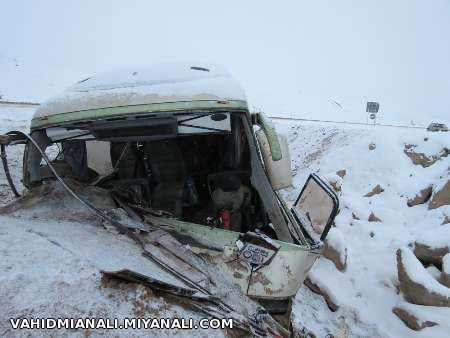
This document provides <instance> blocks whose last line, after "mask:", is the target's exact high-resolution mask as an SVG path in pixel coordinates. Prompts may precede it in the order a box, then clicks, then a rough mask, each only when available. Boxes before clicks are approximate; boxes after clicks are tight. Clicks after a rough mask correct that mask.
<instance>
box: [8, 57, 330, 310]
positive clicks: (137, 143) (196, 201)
mask: <svg viewBox="0 0 450 338" xmlns="http://www.w3.org/2000/svg"><path fill="white" fill-rule="evenodd" d="M21 142H22V143H25V144H26V147H25V151H24V158H23V184H24V186H25V187H27V188H28V189H33V187H36V186H39V185H41V184H42V183H43V182H45V181H47V180H54V179H55V176H57V177H59V178H62V179H72V180H76V181H78V182H82V183H84V184H88V185H95V186H98V187H101V188H104V189H107V190H108V191H110V193H111V194H113V196H114V198H115V201H117V203H118V206H119V207H122V208H124V209H125V210H126V211H127V212H129V213H130V214H132V215H134V217H139V218H140V219H141V220H142V219H144V220H145V221H146V222H147V223H149V224H152V225H153V226H158V227H161V228H163V229H164V230H165V231H168V232H170V233H171V234H172V235H173V236H174V237H175V238H176V239H177V240H178V241H180V242H181V243H183V244H185V245H189V247H190V248H191V250H192V251H193V252H195V253H196V254H198V255H201V256H202V257H206V259H208V260H209V261H210V262H213V263H214V264H215V265H216V266H218V267H219V268H220V269H221V270H222V271H224V272H225V273H226V274H227V275H228V277H229V278H230V279H231V280H232V281H233V283H235V284H237V285H239V287H240V288H241V290H242V292H243V293H245V294H246V295H248V296H249V297H251V298H252V299H255V300H257V301H258V302H259V303H260V304H262V305H263V306H264V307H265V309H266V310H267V311H268V312H269V313H271V314H273V315H278V316H280V318H281V317H283V316H284V317H286V316H288V315H289V313H290V306H291V300H292V298H293V297H294V296H295V294H296V293H297V290H298V289H299V288H300V287H301V285H302V283H303V281H304V279H305V277H306V274H307V273H308V271H309V270H310V269H311V267H312V266H313V264H314V262H315V260H316V259H317V258H318V257H319V256H320V253H321V250H322V246H323V244H322V241H323V240H324V239H325V237H326V235H327V233H328V231H329V229H330V227H331V225H332V223H333V220H334V217H335V215H336V213H337V211H338V199H337V197H336V195H335V193H334V192H333V191H332V189H330V187H329V186H328V185H327V184H325V183H324V182H323V181H322V180H321V179H320V178H319V177H318V176H317V175H315V174H311V175H310V176H309V178H308V180H307V182H306V183H305V186H304V187H303V189H302V190H301V192H300V194H299V196H298V198H297V199H296V201H295V203H294V204H293V205H292V207H291V208H289V207H288V206H287V204H286V203H285V202H284V201H283V199H282V197H281V195H280V194H279V190H281V189H284V188H287V187H289V186H290V185H291V181H292V178H291V177H292V174H291V166H290V156H289V148H288V145H287V142H286V139H285V138H284V137H282V136H280V135H278V134H277V133H276V131H275V128H274V126H273V125H272V124H271V121H270V120H269V119H268V118H267V117H266V116H265V115H264V114H262V113H253V114H251V113H250V112H249V109H248V107H247V102H246V98H245V94H244V91H243V90H242V88H241V87H240V86H239V84H238V83H237V82H236V81H235V80H234V79H233V78H232V77H231V76H230V75H229V74H228V73H227V72H226V71H225V70H224V69H222V68H221V67H218V66H212V65H207V66H198V65H191V64H172V65H158V66H153V67H147V68H145V69H137V68H136V69H134V68H133V69H128V70H122V71H117V72H111V73H107V74H104V75H100V76H93V77H90V78H87V79H84V80H82V81H80V82H78V83H76V84H75V85H74V86H72V87H70V88H69V89H68V90H66V91H65V92H63V93H62V94H61V95H59V96H56V97H54V98H52V99H50V100H48V101H47V102H45V103H43V104H42V105H41V106H40V107H39V108H38V109H37V111H36V112H35V114H34V117H33V119H32V121H31V130H30V134H29V135H28V136H27V137H25V136H24V135H20V134H18V133H11V134H9V135H6V136H5V137H3V138H2V143H3V144H2V150H3V147H4V144H11V143H21ZM55 147H56V148H55ZM52 149H53V153H54V154H56V155H55V156H53V159H51V160H50V161H47V162H46V161H43V157H44V160H45V159H47V158H48V157H47V156H44V154H45V153H47V154H51V153H52ZM43 152H44V154H43ZM10 181H11V180H10ZM11 184H12V182H11ZM12 186H13V187H14V185H13V184H12ZM94 209H95V206H94Z"/></svg>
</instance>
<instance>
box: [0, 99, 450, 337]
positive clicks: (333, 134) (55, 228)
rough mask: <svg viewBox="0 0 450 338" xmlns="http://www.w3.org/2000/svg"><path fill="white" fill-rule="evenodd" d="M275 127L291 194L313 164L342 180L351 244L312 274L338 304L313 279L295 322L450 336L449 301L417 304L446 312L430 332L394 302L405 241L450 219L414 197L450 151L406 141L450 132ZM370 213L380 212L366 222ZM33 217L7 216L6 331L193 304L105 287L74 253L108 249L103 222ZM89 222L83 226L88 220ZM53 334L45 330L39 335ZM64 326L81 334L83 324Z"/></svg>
mask: <svg viewBox="0 0 450 338" xmlns="http://www.w3.org/2000/svg"><path fill="white" fill-rule="evenodd" d="M32 112H33V109H29V108H28V109H22V108H14V107H11V106H10V107H0V132H2V133H3V132H5V131H7V130H11V129H20V130H26V129H27V126H28V120H29V118H30V117H31V114H32ZM277 128H278V130H279V132H281V133H284V134H286V135H287V137H288V140H289V143H290V147H291V152H292V153H291V157H292V162H293V169H294V174H295V176H294V187H293V188H290V189H287V191H284V196H285V197H286V198H287V199H288V200H289V201H291V202H292V201H293V199H294V198H295V197H296V195H297V194H298V192H299V190H300V188H301V186H302V185H303V183H304V182H305V180H306V178H307V176H308V175H309V173H311V172H315V173H318V174H319V176H321V177H323V178H325V179H326V180H327V181H328V182H331V183H333V184H334V186H335V187H337V188H338V189H339V190H340V192H339V195H340V196H339V197H340V213H339V215H338V216H337V218H336V231H337V232H338V233H339V234H340V236H341V237H342V239H343V241H344V243H343V244H344V246H345V247H346V248H347V250H348V259H347V268H346V270H345V271H343V272H342V271H339V270H337V269H336V267H335V265H333V263H332V262H331V261H329V260H328V259H325V258H321V259H320V260H319V261H318V262H317V264H316V265H315V266H314V268H313V270H312V272H311V273H310V276H309V278H310V279H311V281H313V282H314V283H316V284H317V285H320V287H321V288H322V289H324V290H326V291H327V292H328V294H329V295H330V297H331V298H332V301H333V302H334V303H335V304H336V305H338V307H339V309H338V310H337V311H336V312H332V311H330V310H329V308H328V306H327V305H326V303H325V301H324V300H323V298H322V296H320V295H317V294H314V293H312V292H311V291H310V290H309V289H308V288H306V287H304V288H302V289H301V290H300V291H299V293H298V295H297V297H296V299H295V302H294V307H293V318H294V326H296V327H297V328H301V327H303V326H306V327H307V328H308V329H309V330H310V331H312V332H314V333H315V334H317V336H318V337H324V336H325V335H326V334H329V333H331V334H333V335H334V336H336V337H347V336H348V337H368V336H370V337H413V336H414V337H424V338H425V337H427V338H428V337H436V338H437V337H447V336H448V332H449V330H450V319H449V318H450V316H449V315H448V314H449V313H448V310H449V309H448V308H444V307H443V308H436V307H432V308H430V307H424V306H422V307H420V306H415V307H414V311H416V312H417V313H419V314H422V315H423V316H425V317H427V318H429V317H431V318H434V319H435V320H436V321H437V322H438V323H439V325H437V326H433V327H427V328H425V329H423V330H422V331H413V330H411V329H409V328H407V327H406V326H405V324H404V323H403V322H402V321H401V320H400V319H399V318H398V317H397V316H396V315H395V314H394V313H393V312H392V310H393V308H394V307H395V306H396V305H397V304H404V296H403V294H402V293H401V292H400V291H399V288H398V284H399V281H398V277H397V264H396V254H395V253H396V250H397V249H398V248H404V247H408V246H411V244H412V243H414V241H415V240H416V239H417V238H420V237H421V236H422V234H423V233H425V232H427V234H429V233H430V232H433V231H434V230H436V229H439V230H442V229H444V230H445V229H447V228H448V227H450V224H445V225H442V223H444V220H445V217H446V216H448V215H450V207H449V206H442V207H439V208H436V209H432V210H429V209H428V208H427V204H421V205H417V206H414V207H408V206H407V200H408V199H409V198H412V197H414V196H415V195H416V193H418V192H419V191H420V190H421V189H423V188H425V187H427V186H428V185H430V184H431V185H434V186H435V187H440V186H442V184H443V183H445V182H444V181H446V180H447V179H448V169H449V166H450V157H443V158H442V159H440V160H438V161H436V162H435V163H434V164H432V165H431V166H429V167H426V168H423V167H422V166H420V165H414V164H413V163H412V161H411V159H410V158H409V157H408V156H407V155H406V154H405V153H404V149H405V145H407V144H413V145H416V148H415V150H416V152H423V153H424V154H428V155H433V154H437V153H439V151H440V150H442V149H443V148H444V147H446V146H447V147H448V145H449V144H450V133H430V132H426V131H424V130H409V129H398V128H381V127H371V126H368V127H361V126H358V127H356V126H343V125H339V126H333V125H320V124H316V123H302V124H301V125H299V124H291V123H278V124H277ZM369 145H370V148H369ZM21 151H22V150H21V149H20V147H11V148H10V149H9V150H8V155H9V161H10V164H11V167H12V171H13V177H14V180H15V182H16V183H18V182H19V181H20V167H21V165H20V162H21ZM343 169H345V171H346V172H345V175H344V176H343V177H342V178H341V177H340V176H338V175H336V172H337V171H339V170H343ZM5 184H6V180H5V177H4V174H3V172H2V173H1V174H0V194H1V203H2V204H3V203H5V202H6V201H8V200H10V199H11V198H12V194H11V193H10V192H9V191H8V189H7V187H6V185H5ZM376 185H380V186H381V188H382V189H383V191H382V192H381V193H379V194H375V195H373V196H372V197H364V195H366V194H367V193H369V192H371V191H372V190H373V188H374V187H375V186H376ZM371 213H373V214H374V215H375V216H376V217H377V218H378V219H379V220H380V221H379V222H369V221H368V219H369V216H370V214H371ZM19 216H20V215H19ZM31 217H32V216H30V215H25V214H24V215H22V216H21V217H17V216H16V217H8V216H2V217H1V218H0V252H1V253H2V257H3V259H2V260H1V262H0V271H1V273H0V299H2V311H1V315H0V320H1V323H0V334H1V335H2V336H11V335H13V334H14V335H17V334H18V333H19V332H12V331H10V328H9V322H8V323H5V320H7V318H9V317H10V316H18V315H21V316H32V317H39V316H50V317H54V316H62V317H66V316H69V317H73V316H75V317H76V316H88V315H90V316H102V317H116V316H123V317H127V316H129V317H133V316H136V315H137V314H139V313H140V314H141V316H142V314H143V313H144V314H147V315H148V314H149V313H150V314H152V313H153V314H154V315H155V316H164V317H179V316H185V315H186V313H187V312H186V311H187V310H186V309H184V308H183V307H181V306H179V305H177V304H176V303H174V302H171V301H170V300H167V299H165V298H161V297H159V296H155V295H149V294H147V293H148V291H146V289H145V288H142V287H139V286H126V287H124V286H122V287H119V286H117V285H107V286H106V288H105V287H102V285H101V282H100V278H99V273H98V269H99V268H100V267H99V266H96V265H95V264H94V263H93V262H91V261H90V260H89V257H88V255H86V254H85V253H83V252H81V251H80V252H77V243H82V244H83V245H82V248H83V250H93V251H95V252H97V253H98V248H101V247H105V250H106V249H107V246H108V240H107V239H104V240H102V241H99V242H97V240H95V236H96V232H97V231H99V230H98V228H96V227H95V226H89V225H86V224H81V223H77V222H73V221H69V220H66V221H61V220H60V221H57V222H51V221H42V220H41V221H37V220H34V219H32V218H31ZM80 227H84V229H85V231H84V232H83V231H80ZM69 233H70V235H69ZM338 237H339V236H338ZM110 240H111V241H113V240H114V241H120V239H114V238H111V239H110ZM121 245H122V246H123V248H124V250H132V249H130V247H129V245H130V244H129V243H127V241H126V240H122V242H121ZM428 271H432V269H429V270H428ZM37 295H42V297H38V296H37ZM142 311H144V312H142ZM145 311H147V312H145ZM189 316H190V317H193V318H196V316H198V315H196V314H195V313H189ZM47 333H48V332H44V331H42V332H38V334H41V335H45V334H47ZM66 333H70V334H74V335H75V336H82V335H83V334H84V333H82V332H80V331H77V332H66ZM95 333H97V334H102V335H110V334H120V335H123V334H125V332H115V333H113V332H103V331H100V332H95ZM20 334H22V335H24V336H25V335H27V334H28V333H27V332H26V331H23V332H20ZM130 334H135V335H137V334H139V332H134V333H130ZM158 334H159V335H161V336H167V335H169V334H177V335H189V336H191V335H196V336H218V335H219V336H221V335H223V333H222V332H219V331H195V332H194V331H189V332H182V331H180V332H175V333H174V332H172V331H171V332H166V331H162V332H158Z"/></svg>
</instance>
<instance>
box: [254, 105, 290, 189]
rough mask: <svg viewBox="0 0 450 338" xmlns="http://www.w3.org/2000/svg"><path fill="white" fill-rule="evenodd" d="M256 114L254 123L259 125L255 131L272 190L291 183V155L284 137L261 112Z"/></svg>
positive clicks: (288, 185)
mask: <svg viewBox="0 0 450 338" xmlns="http://www.w3.org/2000/svg"><path fill="white" fill-rule="evenodd" d="M253 116H256V117H255V118H256V122H257V123H256V124H257V125H258V126H260V127H261V129H260V130H258V131H257V132H256V138H257V140H258V144H259V148H260V150H261V154H262V158H263V160H264V165H265V167H266V171H267V175H268V176H269V180H270V183H271V185H272V188H273V189H274V190H280V189H284V188H287V187H290V186H291V185H292V171H291V156H290V153H289V146H288V143H287V140H286V138H285V137H284V136H283V135H278V134H277V132H276V130H275V127H274V125H273V124H272V122H271V121H270V120H269V119H268V118H267V117H266V116H265V115H264V114H262V113H257V114H253V115H252V119H253Z"/></svg>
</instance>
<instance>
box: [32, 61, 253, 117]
mask: <svg viewBox="0 0 450 338" xmlns="http://www.w3.org/2000/svg"><path fill="white" fill-rule="evenodd" d="M208 100H216V101H246V98H245V93H244V90H243V89H242V87H241V86H240V85H239V83H238V82H237V81H236V80H234V79H233V78H232V76H231V75H230V74H229V73H228V71H227V70H226V69H225V68H223V67H221V66H217V65H211V64H207V65H204V64H196V63H189V64H187V63H176V64H158V65H151V66H146V67H131V68H126V69H120V70H116V71H111V72H107V73H104V74H100V75H96V76H92V77H89V78H87V79H84V80H81V81H80V82H78V83H76V84H75V85H73V86H71V87H69V88H68V89H67V90H66V91H64V92H63V93H61V94H60V95H58V96H56V97H54V98H52V99H50V100H48V101H46V102H44V103H43V104H42V105H41V107H39V109H38V110H37V111H36V114H35V116H34V118H39V117H44V116H49V115H56V114H61V113H68V112H75V111H81V110H90V109H101V108H108V107H119V106H129V105H142V104H153V103H168V102H172V103H173V102H186V101H208Z"/></svg>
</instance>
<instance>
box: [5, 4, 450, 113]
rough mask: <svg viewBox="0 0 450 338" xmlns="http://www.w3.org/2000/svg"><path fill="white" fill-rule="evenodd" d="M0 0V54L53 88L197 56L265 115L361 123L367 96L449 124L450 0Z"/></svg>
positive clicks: (386, 109) (389, 108)
mask: <svg viewBox="0 0 450 338" xmlns="http://www.w3.org/2000/svg"><path fill="white" fill-rule="evenodd" d="M0 6H1V7H0V34H1V44H0V55H3V56H7V57H13V58H17V59H18V60H19V62H22V63H24V64H27V65H32V67H35V68H36V69H39V70H40V71H42V72H43V73H45V74H48V76H49V77H51V78H52V80H53V81H56V82H57V83H59V81H60V83H61V84H66V82H67V81H69V80H70V82H72V81H75V80H78V79H81V78H83V77H85V76H86V75H89V74H91V73H96V72H101V71H104V70H109V69H111V68H115V67H118V66H124V65H133V64H149V63H157V62H165V61H186V60H188V61H190V60H196V61H207V62H213V63H219V64H223V65H225V66H226V67H227V68H228V69H229V70H230V71H231V72H232V73H233V74H234V76H235V77H236V78H237V79H239V80H240V81H241V82H242V84H243V85H244V87H245V89H246V91H247V94H248V97H249V99H250V102H251V104H252V105H254V106H258V107H261V108H263V109H264V110H266V111H268V112H269V113H272V112H274V113H277V114H280V113H286V114H289V115H296V116H299V117H302V116H306V117H318V118H332V117H335V119H339V120H343V119H353V120H354V119H356V117H360V116H361V119H364V120H365V114H364V109H365V102H366V101H367V100H375V101H380V104H381V112H382V113H383V116H384V118H385V119H386V120H391V119H392V120H396V119H397V120H404V121H407V120H408V119H409V118H410V116H412V117H415V118H417V116H420V115H423V116H426V117H427V118H428V117H429V118H430V119H431V118H434V119H445V120H450V117H449V116H450V95H449V93H450V0H432V1H431V0H397V1H394V0H391V1H386V0H383V1H381V0H378V1H376V0H373V1H363V0H360V1H349V0H343V1H338V0H329V1H320V0H315V1H313V0H311V1H242V0H241V1H232V0H226V1H222V2H218V1H211V0H209V1H194V0H190V1H149V0H143V1H133V0H127V1H113V0H101V1H99V0H95V1H93V0H86V1H68V0H67V1H60V0H54V1H43V0H40V1H32V0H29V1H20V0H11V1H8V0H1V2H0ZM68 74H70V75H68ZM0 76H1V74H0ZM68 77H69V78H68ZM330 100H335V101H337V102H338V103H340V104H341V105H342V106H343V109H341V108H336V107H337V106H336V105H335V106H334V108H333V109H329V108H330V107H331V106H332V104H331V103H330V102H331V101H330ZM333 114H336V115H339V116H331V115H333Z"/></svg>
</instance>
